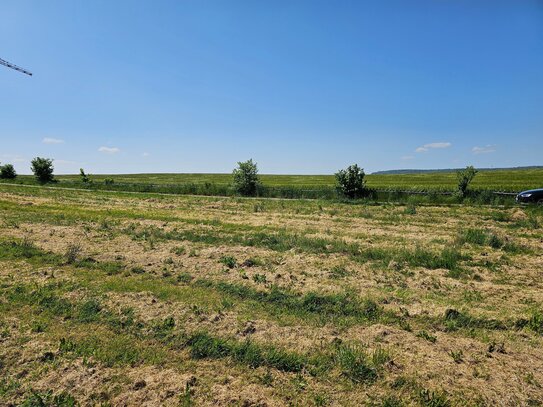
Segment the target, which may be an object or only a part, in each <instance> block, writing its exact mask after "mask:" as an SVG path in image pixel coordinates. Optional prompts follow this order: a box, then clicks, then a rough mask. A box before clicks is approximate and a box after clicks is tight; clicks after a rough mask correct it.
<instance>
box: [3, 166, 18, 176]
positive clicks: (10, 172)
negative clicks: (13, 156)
mask: <svg viewBox="0 0 543 407" xmlns="http://www.w3.org/2000/svg"><path fill="white" fill-rule="evenodd" d="M15 177H17V173H16V172H15V168H13V165H11V164H4V165H2V166H0V178H2V179H14V178H15Z"/></svg>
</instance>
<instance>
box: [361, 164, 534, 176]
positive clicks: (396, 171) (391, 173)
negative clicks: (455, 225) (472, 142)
mask: <svg viewBox="0 0 543 407" xmlns="http://www.w3.org/2000/svg"><path fill="white" fill-rule="evenodd" d="M461 169H462V168H444V169H435V170H415V169H405V170H386V171H376V172H372V174H374V175H394V174H424V173H430V172H455V171H458V170H461ZM539 169H543V165H532V166H526V167H504V168H477V170H479V171H511V170H539Z"/></svg>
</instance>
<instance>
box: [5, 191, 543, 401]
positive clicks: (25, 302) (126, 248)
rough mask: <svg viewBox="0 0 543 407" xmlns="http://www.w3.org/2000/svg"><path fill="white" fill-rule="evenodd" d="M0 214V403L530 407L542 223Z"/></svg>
mask: <svg viewBox="0 0 543 407" xmlns="http://www.w3.org/2000/svg"><path fill="white" fill-rule="evenodd" d="M0 214H1V218H0V343H1V346H0V405H25V406H43V405H55V406H70V405H78V404H79V405H102V406H116V405H149V406H155V405H156V406H163V405H165V406H191V405H196V406H200V405H203V406H217V405H218V406H231V405H239V406H283V405H292V406H298V405H301V406H306V405H307V406H360V405H367V406H383V407H384V406H389V407H390V406H428V407H430V406H432V407H439V406H456V405H459V406H473V405H478V406H484V405H488V406H496V405H501V406H518V405H523V406H536V405H542V404H543V391H542V388H543V387H542V386H543V359H542V358H541V354H542V351H543V290H542V289H543V282H542V280H541V270H542V268H543V256H542V255H543V246H542V243H541V242H542V241H543V230H542V228H541V225H542V224H543V210H542V208H538V207H533V208H530V207H527V208H524V207H512V208H497V207H476V206H454V207H448V206H424V207H421V206H419V207H417V206H414V205H408V206H403V205H392V204H386V205H349V204H342V203H338V202H332V201H319V200H314V201H301V200H265V199H242V198H218V197H192V196H191V197H189V196H164V195H153V194H139V195H127V194H120V193H112V192H99V191H94V192H90V193H89V192H84V191H75V190H72V191H58V190H51V189H46V188H24V187H19V186H8V185H0ZM40 403H41V404H40Z"/></svg>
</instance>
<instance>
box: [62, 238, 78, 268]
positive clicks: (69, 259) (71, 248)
mask: <svg viewBox="0 0 543 407" xmlns="http://www.w3.org/2000/svg"><path fill="white" fill-rule="evenodd" d="M81 250H82V248H81V245H80V244H79V243H76V244H70V245H68V248H67V249H66V252H65V254H64V258H65V259H66V263H67V264H73V263H75V262H76V260H77V258H78V257H79V254H80V253H81Z"/></svg>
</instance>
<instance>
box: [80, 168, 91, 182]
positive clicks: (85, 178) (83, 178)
mask: <svg viewBox="0 0 543 407" xmlns="http://www.w3.org/2000/svg"><path fill="white" fill-rule="evenodd" d="M79 176H80V177H81V182H83V183H84V184H88V183H89V181H90V179H89V176H88V175H87V174H85V171H84V170H83V168H80V169H79Z"/></svg>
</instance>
